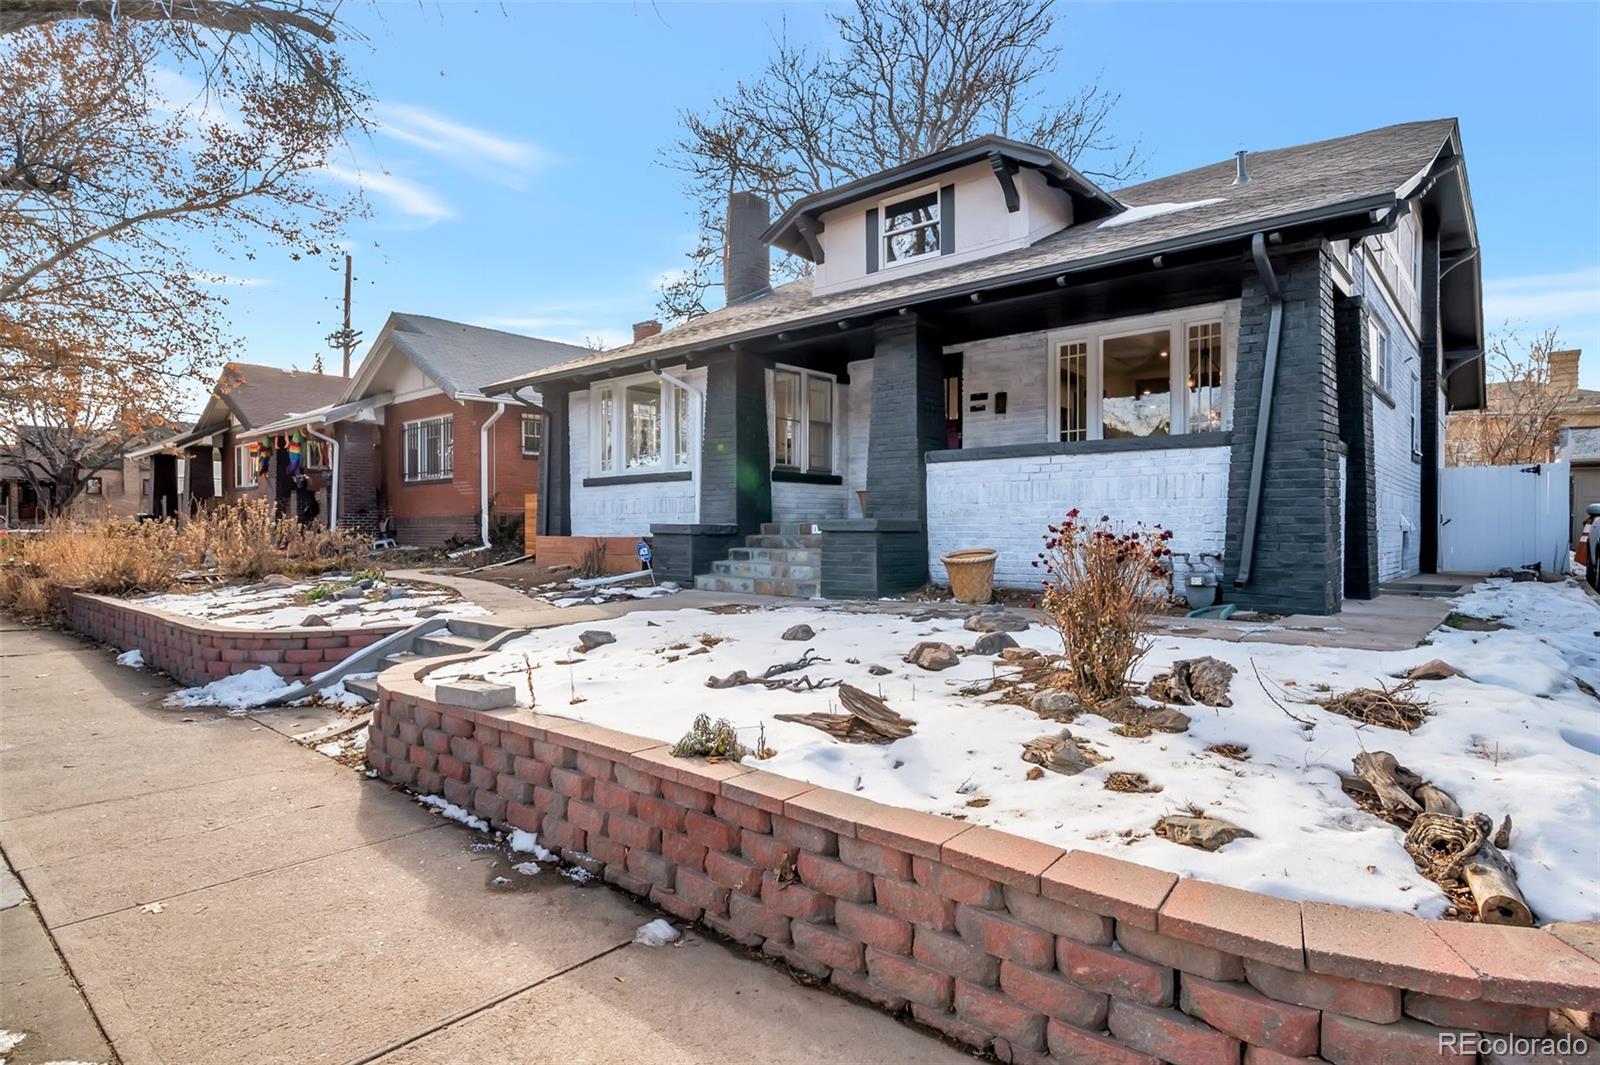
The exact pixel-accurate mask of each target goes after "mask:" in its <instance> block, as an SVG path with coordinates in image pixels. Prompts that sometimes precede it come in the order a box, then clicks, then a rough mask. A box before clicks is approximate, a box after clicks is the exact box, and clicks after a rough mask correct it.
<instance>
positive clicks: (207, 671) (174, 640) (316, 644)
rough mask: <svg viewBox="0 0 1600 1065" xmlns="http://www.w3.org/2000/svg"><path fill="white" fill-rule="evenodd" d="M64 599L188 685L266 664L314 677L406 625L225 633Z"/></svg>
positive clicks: (93, 627)
mask: <svg viewBox="0 0 1600 1065" xmlns="http://www.w3.org/2000/svg"><path fill="white" fill-rule="evenodd" d="M58 602H59V605H60V607H61V610H62V613H63V614H64V615H65V617H66V619H67V624H68V625H69V626H71V627H72V628H73V629H76V630H77V631H78V632H81V633H83V634H84V635H85V636H89V637H92V638H94V639H96V640H99V641H100V642H102V643H108V644H110V645H111V646H113V647H115V648H117V649H118V650H120V651H131V650H133V649H134V648H138V649H139V650H140V651H141V652H142V653H143V655H144V661H145V664H146V665H147V666H150V667H153V668H155V669H159V670H161V671H162V672H164V673H168V674H170V675H171V676H172V677H174V678H175V679H177V680H178V681H180V682H182V683H184V684H205V683H207V682H209V681H213V680H216V679H217V678H218V677H226V676H228V675H230V674H233V673H244V672H246V671H248V670H252V669H255V668H257V667H258V666H263V665H267V666H271V667H272V668H273V671H274V672H276V673H277V674H278V675H279V676H280V677H282V678H284V679H285V680H287V681H290V682H293V681H297V680H300V679H302V678H305V677H313V676H316V675H317V674H318V673H321V672H322V671H323V670H325V669H327V668H328V667H330V666H332V665H334V664H335V663H338V662H342V661H344V659H346V658H347V657H349V655H350V653H351V652H352V651H355V650H359V649H360V648H362V647H367V646H370V645H371V644H374V643H377V642H378V641H379V640H381V639H383V638H384V637H385V636H388V635H390V634H391V633H395V632H399V631H400V630H401V629H402V628H404V626H401V625H384V626H373V627H372V628H365V629H335V628H310V629H272V630H257V629H224V628H221V627H218V626H215V625H206V624H204V623H202V622H196V621H190V620H188V619H184V618H179V617H175V616H173V615H171V614H164V613H162V612H161V611H159V610H146V609H143V608H141V607H137V606H133V605H132V604H129V603H124V602H121V601H119V600H117V599H113V598H110V597H108V596H101V595H86V594H84V593H82V592H72V591H63V592H62V593H61V594H60V596H59V597H58Z"/></svg>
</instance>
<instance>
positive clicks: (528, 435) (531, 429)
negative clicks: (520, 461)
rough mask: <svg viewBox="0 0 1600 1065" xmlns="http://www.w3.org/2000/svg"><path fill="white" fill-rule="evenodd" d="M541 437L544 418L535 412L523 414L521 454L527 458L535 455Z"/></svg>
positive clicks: (537, 451)
mask: <svg viewBox="0 0 1600 1065" xmlns="http://www.w3.org/2000/svg"><path fill="white" fill-rule="evenodd" d="M543 438H544V419H543V418H541V417H540V416H539V415H537V414H524V415H523V416H522V454H523V455H524V456H526V457H528V458H534V457H537V456H538V454H539V447H540V444H541V443H542V442H543Z"/></svg>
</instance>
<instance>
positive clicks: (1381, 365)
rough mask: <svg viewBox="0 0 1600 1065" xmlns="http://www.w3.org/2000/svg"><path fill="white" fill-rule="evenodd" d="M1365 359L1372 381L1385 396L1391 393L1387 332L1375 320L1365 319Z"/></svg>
mask: <svg viewBox="0 0 1600 1065" xmlns="http://www.w3.org/2000/svg"><path fill="white" fill-rule="evenodd" d="M1367 358H1368V360H1369V361H1370V362H1371V363H1372V380H1373V383H1374V384H1376V385H1377V386H1378V387H1379V388H1381V389H1383V391H1384V393H1385V394H1389V393H1390V392H1391V391H1392V383H1393V374H1394V367H1393V366H1392V365H1390V363H1391V362H1392V360H1393V350H1392V348H1391V346H1390V344H1389V331H1388V330H1387V329H1385V328H1384V327H1383V323H1382V322H1380V321H1378V320H1377V319H1376V318H1368V319H1367Z"/></svg>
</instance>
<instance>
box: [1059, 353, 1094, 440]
mask: <svg viewBox="0 0 1600 1065" xmlns="http://www.w3.org/2000/svg"><path fill="white" fill-rule="evenodd" d="M1057 370H1058V373H1059V378H1060V380H1059V382H1058V384H1057V390H1058V391H1057V397H1058V407H1059V409H1060V419H1061V420H1060V431H1059V437H1060V439H1061V440H1063V441H1068V440H1087V439H1089V396H1090V392H1089V342H1088V341H1086V340H1073V341H1069V342H1067V343H1065V344H1062V345H1061V351H1060V355H1059V357H1058V365H1057Z"/></svg>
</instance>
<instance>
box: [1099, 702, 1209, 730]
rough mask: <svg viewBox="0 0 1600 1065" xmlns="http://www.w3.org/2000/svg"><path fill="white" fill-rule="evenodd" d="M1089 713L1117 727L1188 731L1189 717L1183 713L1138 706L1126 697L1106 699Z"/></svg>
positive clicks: (1168, 708) (1161, 708) (1170, 709)
mask: <svg viewBox="0 0 1600 1065" xmlns="http://www.w3.org/2000/svg"><path fill="white" fill-rule="evenodd" d="M1091 712H1092V713H1096V714H1099V715H1100V716H1101V717H1103V718H1105V719H1106V720H1107V721H1114V722H1116V723H1117V724H1119V725H1131V726H1133V727H1136V728H1137V727H1140V726H1142V727H1144V728H1148V729H1152V730H1154V731H1157V732H1187V731H1189V715H1188V714H1185V713H1184V712H1183V711H1181V710H1174V709H1173V708H1172V707H1170V706H1163V707H1155V708H1152V707H1148V706H1140V705H1139V704H1138V703H1137V702H1135V701H1134V700H1133V699H1132V698H1131V697H1129V696H1126V695H1124V696H1122V697H1121V698H1120V699H1108V700H1107V701H1105V702H1103V703H1098V704H1096V705H1095V706H1094V707H1092V708H1091Z"/></svg>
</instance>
